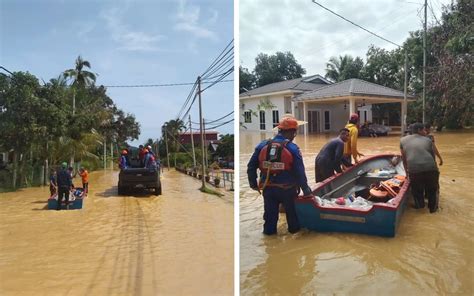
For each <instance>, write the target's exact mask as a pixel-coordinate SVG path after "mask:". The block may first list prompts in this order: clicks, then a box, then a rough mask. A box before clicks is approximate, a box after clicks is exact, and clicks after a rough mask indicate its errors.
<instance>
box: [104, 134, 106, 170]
mask: <svg viewBox="0 0 474 296" xmlns="http://www.w3.org/2000/svg"><path fill="white" fill-rule="evenodd" d="M105 169H107V139H106V138H105V135H104V170H105Z"/></svg>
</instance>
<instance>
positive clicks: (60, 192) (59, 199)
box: [57, 187, 69, 210]
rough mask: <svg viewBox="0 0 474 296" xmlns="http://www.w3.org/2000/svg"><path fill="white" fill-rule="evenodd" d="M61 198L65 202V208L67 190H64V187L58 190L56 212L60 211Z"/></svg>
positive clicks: (67, 195)
mask: <svg viewBox="0 0 474 296" xmlns="http://www.w3.org/2000/svg"><path fill="white" fill-rule="evenodd" d="M63 197H64V199H65V200H66V206H67V205H68V204H69V188H66V187H59V188H58V207H57V209H58V210H60V209H61V203H62V200H63Z"/></svg>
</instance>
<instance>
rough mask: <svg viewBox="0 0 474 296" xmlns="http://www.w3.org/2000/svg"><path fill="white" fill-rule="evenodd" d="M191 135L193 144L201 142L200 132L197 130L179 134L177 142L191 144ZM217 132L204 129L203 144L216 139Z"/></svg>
mask: <svg viewBox="0 0 474 296" xmlns="http://www.w3.org/2000/svg"><path fill="white" fill-rule="evenodd" d="M191 135H192V137H193V140H194V145H197V144H201V134H200V133H199V132H192V133H191V132H187V133H182V134H180V135H179V142H180V143H181V144H183V145H184V144H191ZM218 135H219V133H218V132H216V131H206V132H205V133H204V144H205V145H208V144H209V143H210V142H211V141H217V138H218Z"/></svg>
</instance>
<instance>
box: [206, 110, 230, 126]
mask: <svg viewBox="0 0 474 296" xmlns="http://www.w3.org/2000/svg"><path fill="white" fill-rule="evenodd" d="M233 113H234V111H231V112H230V113H228V114H226V115H224V116H222V117H220V118H217V119H215V120H211V121H205V122H206V123H214V122H216V121H219V120H221V119H224V118H226V117H227V116H229V115H231V114H233Z"/></svg>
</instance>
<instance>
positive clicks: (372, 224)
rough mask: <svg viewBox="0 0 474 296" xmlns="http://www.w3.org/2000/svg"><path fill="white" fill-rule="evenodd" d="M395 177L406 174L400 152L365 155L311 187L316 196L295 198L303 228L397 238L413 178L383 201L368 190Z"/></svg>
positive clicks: (404, 182)
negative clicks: (357, 161) (345, 168)
mask: <svg viewBox="0 0 474 296" xmlns="http://www.w3.org/2000/svg"><path fill="white" fill-rule="evenodd" d="M394 176H396V177H400V176H401V177H400V178H403V176H405V170H404V168H403V164H402V161H401V158H400V156H399V155H394V154H383V155H376V156H372V157H368V158H365V159H363V160H362V161H361V162H359V163H358V164H357V165H355V166H353V167H351V168H350V169H348V170H347V171H345V172H343V173H340V174H337V175H335V176H333V177H330V178H328V179H326V180H324V181H323V182H321V183H318V184H316V186H315V188H312V189H313V194H314V195H315V196H316V197H315V198H304V197H302V196H299V197H298V198H296V213H297V215H298V220H299V222H300V224H301V226H302V227H304V228H307V229H309V230H314V231H320V232H351V233H363V234H369V235H379V236H387V237H394V236H395V234H396V232H397V228H398V225H399V224H400V219H401V216H402V213H403V211H404V209H405V207H406V203H407V199H408V196H407V195H408V188H409V186H410V181H409V180H408V178H407V179H406V180H404V181H403V183H402V184H401V186H400V187H399V188H397V192H396V195H394V196H393V195H392V196H390V195H389V196H388V199H387V200H384V201H381V200H376V199H373V198H372V197H373V196H372V195H370V193H369V192H372V191H371V190H370V188H373V187H374V186H377V185H379V184H380V182H384V181H385V183H386V182H387V180H394V179H393V177H394ZM385 183H384V184H385ZM373 189H375V188H373ZM358 195H365V196H361V197H358ZM371 198H372V199H371ZM334 201H336V202H334Z"/></svg>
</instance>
